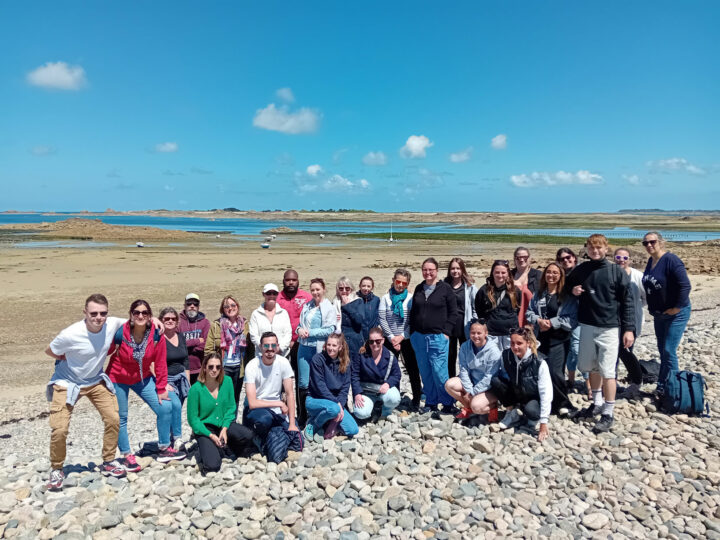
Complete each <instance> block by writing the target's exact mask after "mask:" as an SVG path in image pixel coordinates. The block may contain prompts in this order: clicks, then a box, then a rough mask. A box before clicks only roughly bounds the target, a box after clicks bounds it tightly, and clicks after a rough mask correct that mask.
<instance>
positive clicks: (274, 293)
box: [263, 291, 278, 296]
mask: <svg viewBox="0 0 720 540" xmlns="http://www.w3.org/2000/svg"><path fill="white" fill-rule="evenodd" d="M263 294H264V295H265V296H277V295H278V292H277V291H268V292H266V293H263Z"/></svg>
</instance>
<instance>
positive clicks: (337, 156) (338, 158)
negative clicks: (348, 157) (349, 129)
mask: <svg viewBox="0 0 720 540" xmlns="http://www.w3.org/2000/svg"><path fill="white" fill-rule="evenodd" d="M348 150H350V149H349V148H339V149H337V150H335V151H334V152H333V157H332V160H333V163H334V164H335V165H337V164H339V163H341V162H342V160H343V157H345V154H346V153H347V151H348Z"/></svg>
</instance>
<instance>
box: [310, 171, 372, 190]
mask: <svg viewBox="0 0 720 540" xmlns="http://www.w3.org/2000/svg"><path fill="white" fill-rule="evenodd" d="M371 189H372V186H371V184H370V182H368V181H367V180H366V179H365V178H361V179H360V180H356V181H353V180H350V179H349V178H345V177H344V176H341V175H339V174H333V175H332V176H330V177H329V178H326V179H325V180H323V181H321V182H315V181H305V182H303V183H301V184H299V185H298V191H299V192H300V193H314V192H332V193H364V192H367V191H370V190H371Z"/></svg>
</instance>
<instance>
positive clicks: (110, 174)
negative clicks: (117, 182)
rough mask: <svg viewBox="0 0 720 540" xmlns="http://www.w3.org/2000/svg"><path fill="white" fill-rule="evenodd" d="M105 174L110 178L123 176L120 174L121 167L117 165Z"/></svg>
mask: <svg viewBox="0 0 720 540" xmlns="http://www.w3.org/2000/svg"><path fill="white" fill-rule="evenodd" d="M105 176H107V177H108V178H122V175H121V174H120V169H118V168H117V167H116V168H114V169H111V170H109V171H108V173H107V174H106V175H105Z"/></svg>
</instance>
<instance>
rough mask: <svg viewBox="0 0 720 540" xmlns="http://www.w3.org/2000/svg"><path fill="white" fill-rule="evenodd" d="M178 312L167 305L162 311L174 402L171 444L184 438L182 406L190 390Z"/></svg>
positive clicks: (170, 388) (188, 365)
mask: <svg viewBox="0 0 720 540" xmlns="http://www.w3.org/2000/svg"><path fill="white" fill-rule="evenodd" d="M178 319H179V317H178V312H177V311H175V308H172V307H166V308H163V309H162V311H160V320H161V321H162V323H163V326H164V327H165V345H166V360H167V372H168V395H169V396H170V403H172V419H171V421H170V444H171V445H173V446H174V443H175V442H176V441H180V440H181V439H182V408H183V403H185V399H186V398H187V395H188V392H189V391H190V371H189V370H190V362H189V359H188V350H187V344H186V343H185V336H184V335H183V334H181V333H180V332H178V331H177V327H178Z"/></svg>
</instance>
